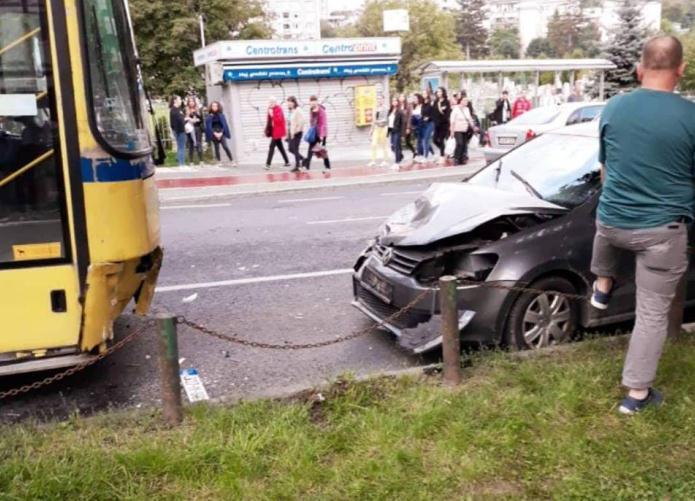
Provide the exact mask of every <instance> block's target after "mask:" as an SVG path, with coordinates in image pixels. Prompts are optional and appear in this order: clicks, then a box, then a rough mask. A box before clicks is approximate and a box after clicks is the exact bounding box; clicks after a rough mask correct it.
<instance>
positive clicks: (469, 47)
mask: <svg viewBox="0 0 695 501" xmlns="http://www.w3.org/2000/svg"><path fill="white" fill-rule="evenodd" d="M459 4H460V5H461V12H460V14H459V16H458V19H457V20H456V29H457V39H458V42H459V44H461V47H462V48H463V52H464V54H466V59H482V58H484V57H485V56H487V55H488V54H489V53H490V50H489V48H488V45H487V38H488V32H487V30H486V29H485V26H484V25H483V22H484V21H485V3H484V0H459Z"/></svg>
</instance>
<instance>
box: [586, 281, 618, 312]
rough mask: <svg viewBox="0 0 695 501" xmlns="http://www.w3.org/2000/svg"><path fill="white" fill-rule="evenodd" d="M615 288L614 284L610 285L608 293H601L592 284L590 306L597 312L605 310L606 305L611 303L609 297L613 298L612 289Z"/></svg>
mask: <svg viewBox="0 0 695 501" xmlns="http://www.w3.org/2000/svg"><path fill="white" fill-rule="evenodd" d="M614 288H615V282H613V285H611V290H610V291H608V292H601V291H600V290H598V287H597V285H596V282H594V293H593V294H592V295H591V306H593V307H594V308H597V309H599V310H607V309H608V305H609V303H610V302H611V297H613V289H614Z"/></svg>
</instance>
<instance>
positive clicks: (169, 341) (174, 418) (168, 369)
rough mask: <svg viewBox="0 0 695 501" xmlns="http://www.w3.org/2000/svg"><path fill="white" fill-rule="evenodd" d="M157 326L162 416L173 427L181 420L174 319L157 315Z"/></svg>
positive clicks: (162, 314)
mask: <svg viewBox="0 0 695 501" xmlns="http://www.w3.org/2000/svg"><path fill="white" fill-rule="evenodd" d="M157 326H158V331H159V333H158V336H157V357H158V361H159V364H158V365H159V385H160V389H161V393H162V416H163V417H164V421H165V422H166V424H168V425H169V426H175V425H177V424H180V423H181V421H182V420H183V408H182V405H181V379H180V376H179V346H178V340H177V336H176V318H175V317H174V316H172V315H170V314H168V313H161V314H158V315H157Z"/></svg>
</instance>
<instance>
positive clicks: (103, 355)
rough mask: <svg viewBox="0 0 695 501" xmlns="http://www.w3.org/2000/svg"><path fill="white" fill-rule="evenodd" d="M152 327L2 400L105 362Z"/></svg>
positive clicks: (2, 394) (5, 393)
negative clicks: (101, 361) (99, 362)
mask: <svg viewBox="0 0 695 501" xmlns="http://www.w3.org/2000/svg"><path fill="white" fill-rule="evenodd" d="M150 325H151V322H148V323H146V324H145V325H143V326H142V327H140V328H138V329H136V330H134V331H133V332H131V333H130V334H128V335H127V336H126V337H124V338H123V339H121V340H120V341H118V342H117V343H114V344H112V345H111V346H110V347H109V348H108V349H107V350H106V351H104V352H103V353H99V354H98V355H96V356H95V357H94V358H90V359H89V360H86V361H84V362H82V363H80V364H77V365H74V366H72V367H70V368H69V369H67V370H64V371H63V372H59V373H58V374H54V375H52V376H49V377H47V378H45V379H41V380H39V381H34V382H33V383H30V384H25V385H24V386H20V387H19V388H13V389H11V390H7V391H3V392H0V400H3V399H5V398H8V397H16V396H17V395H20V394H23V393H28V392H30V391H32V390H38V389H39V388H43V387H44V386H48V385H50V384H53V383H55V382H57V381H60V380H62V379H65V378H66V377H68V376H72V375H73V374H75V373H77V372H80V371H82V370H84V369H86V368H87V367H89V366H90V365H94V364H95V363H97V362H98V361H100V360H103V359H104V358H106V357H108V356H109V355H111V354H112V353H114V352H116V351H118V350H120V349H121V348H123V347H124V346H125V345H127V344H128V343H130V342H132V341H134V340H135V338H137V337H138V336H140V335H141V334H142V333H143V332H145V329H146V328H147V327H149V326H150Z"/></svg>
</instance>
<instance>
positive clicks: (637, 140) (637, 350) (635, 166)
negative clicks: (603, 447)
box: [591, 36, 695, 414]
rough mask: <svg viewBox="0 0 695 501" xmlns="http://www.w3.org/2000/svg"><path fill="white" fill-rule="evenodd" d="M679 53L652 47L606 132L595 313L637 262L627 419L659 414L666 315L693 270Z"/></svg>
mask: <svg viewBox="0 0 695 501" xmlns="http://www.w3.org/2000/svg"><path fill="white" fill-rule="evenodd" d="M684 71H685V64H684V63H683V45H682V44H681V43H680V41H679V40H678V39H677V38H675V37H672V36H658V37H654V38H652V39H650V40H649V41H648V42H647V43H646V44H645V45H644V48H643V51H642V60H641V63H640V64H639V66H638V68H637V75H638V77H639V79H640V81H641V82H642V87H641V88H640V89H638V90H636V91H633V92H630V93H628V94H623V95H620V96H617V97H614V98H613V99H611V100H610V101H609V102H608V104H607V105H606V107H605V109H604V111H603V113H602V115H601V122H600V126H599V127H600V142H601V144H600V153H599V161H600V162H601V164H602V171H601V172H602V179H603V180H604V185H603V191H602V193H601V198H600V201H599V206H598V220H597V222H596V238H595V240H594V254H593V261H592V265H591V269H592V272H593V273H594V274H596V275H597V277H598V279H597V280H596V283H595V284H594V294H593V296H592V298H591V304H592V305H593V306H595V307H596V308H599V309H601V310H605V309H606V308H607V307H608V304H609V301H610V299H611V293H612V292H613V289H614V288H615V280H616V275H617V271H618V269H619V260H620V252H621V251H630V252H633V253H634V254H635V256H636V269H635V283H636V285H637V307H636V312H635V313H636V320H635V327H634V330H633V332H632V336H631V338H630V346H629V349H628V352H627V357H626V359H625V365H624V368H623V380H622V383H623V386H625V387H626V388H627V389H628V394H627V396H626V397H625V399H623V401H622V402H621V404H620V407H619V411H620V412H621V413H623V414H635V413H637V412H639V411H641V410H643V409H645V408H646V407H648V406H650V405H654V406H658V405H659V404H660V403H661V401H662V396H661V394H660V393H659V392H658V391H657V390H655V389H654V388H653V387H652V385H653V383H654V378H655V376H656V369H657V365H658V362H659V358H660V357H661V352H662V349H663V345H664V342H665V340H666V336H667V333H668V325H669V311H670V309H671V303H672V301H673V298H674V297H675V294H676V290H677V287H678V283H679V281H680V280H681V278H682V276H683V274H684V273H685V272H686V270H687V268H688V255H687V252H688V251H687V247H688V226H689V225H690V223H691V222H692V221H693V204H695V194H694V191H693V181H694V179H693V171H695V104H694V103H691V102H689V101H687V100H685V99H683V98H681V97H679V96H678V95H676V94H674V93H673V91H674V89H675V88H676V85H677V84H678V81H679V80H680V78H681V77H682V76H683V72H684Z"/></svg>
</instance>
